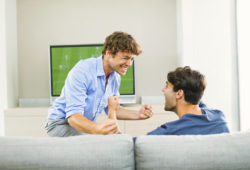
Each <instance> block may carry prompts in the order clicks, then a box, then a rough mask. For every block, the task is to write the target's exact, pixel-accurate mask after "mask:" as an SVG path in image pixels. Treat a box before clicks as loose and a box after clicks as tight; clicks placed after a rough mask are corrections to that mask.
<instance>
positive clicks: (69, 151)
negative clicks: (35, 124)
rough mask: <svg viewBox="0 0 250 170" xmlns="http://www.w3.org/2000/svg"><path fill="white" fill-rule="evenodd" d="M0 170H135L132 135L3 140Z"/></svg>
mask: <svg viewBox="0 0 250 170" xmlns="http://www.w3.org/2000/svg"><path fill="white" fill-rule="evenodd" d="M0 158H1V159H0V169H32V170H33V169H53V170H54V169H58V170H59V169H60V170H62V169H67V170H69V169H72V170H73V169H74V170H75V169H97V170H98V169H100V170H103V169H107V170H112V169H114V170H117V169H124V170H130V169H134V152H133V141H132V137H131V136H129V135H107V136H104V135H84V136H75V137H67V138H60V137H53V138H42V137H0Z"/></svg>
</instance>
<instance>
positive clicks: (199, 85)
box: [168, 66, 206, 105]
mask: <svg viewBox="0 0 250 170" xmlns="http://www.w3.org/2000/svg"><path fill="white" fill-rule="evenodd" d="M168 81H169V82H170V83H171V84H173V86H174V87H173V90H174V91H175V92H177V91H178V90H180V89H182V90H183V91H184V99H185V101H186V102H188V103H191V104H194V105H196V104H198V103H199V101H200V99H201V97H202V95H203V93H204V90H205V88H206V81H205V76H204V75H202V74H201V73H200V72H199V71H196V70H192V69H191V68H190V67H189V66H185V67H178V68H177V69H176V70H175V71H172V72H169V73H168Z"/></svg>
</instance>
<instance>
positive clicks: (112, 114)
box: [108, 108, 116, 119]
mask: <svg viewBox="0 0 250 170" xmlns="http://www.w3.org/2000/svg"><path fill="white" fill-rule="evenodd" d="M108 118H109V119H116V109H114V108H109V109H108Z"/></svg>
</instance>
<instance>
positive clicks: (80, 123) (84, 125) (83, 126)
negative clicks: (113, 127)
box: [68, 113, 97, 134]
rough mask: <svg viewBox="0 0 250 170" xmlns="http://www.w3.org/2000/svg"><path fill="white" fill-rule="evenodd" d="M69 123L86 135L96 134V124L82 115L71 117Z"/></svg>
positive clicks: (77, 114)
mask: <svg viewBox="0 0 250 170" xmlns="http://www.w3.org/2000/svg"><path fill="white" fill-rule="evenodd" d="M68 123H69V125H70V126H72V127H73V128H75V129H77V130H79V131H81V132H84V133H90V134H96V133H97V132H96V130H95V128H96V123H95V122H92V121H90V120H88V119H87V118H86V117H85V116H83V115H82V114H80V113H76V114H73V115H71V116H70V117H69V118H68Z"/></svg>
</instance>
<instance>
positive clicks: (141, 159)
mask: <svg viewBox="0 0 250 170" xmlns="http://www.w3.org/2000/svg"><path fill="white" fill-rule="evenodd" d="M135 156H136V169H138V170H142V169H143V170H151V169H157V170H161V169H162V170H163V169H164V170H165V169H178V170H181V169H190V170H201V169H211V170H212V169H216V170H220V169H227V170H228V169H231V170H236V169H250V132H238V133H236V132H235V133H232V134H217V135H204V136H202V135H196V136H195V135H183V136H139V137H138V138H137V140H136V144H135Z"/></svg>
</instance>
